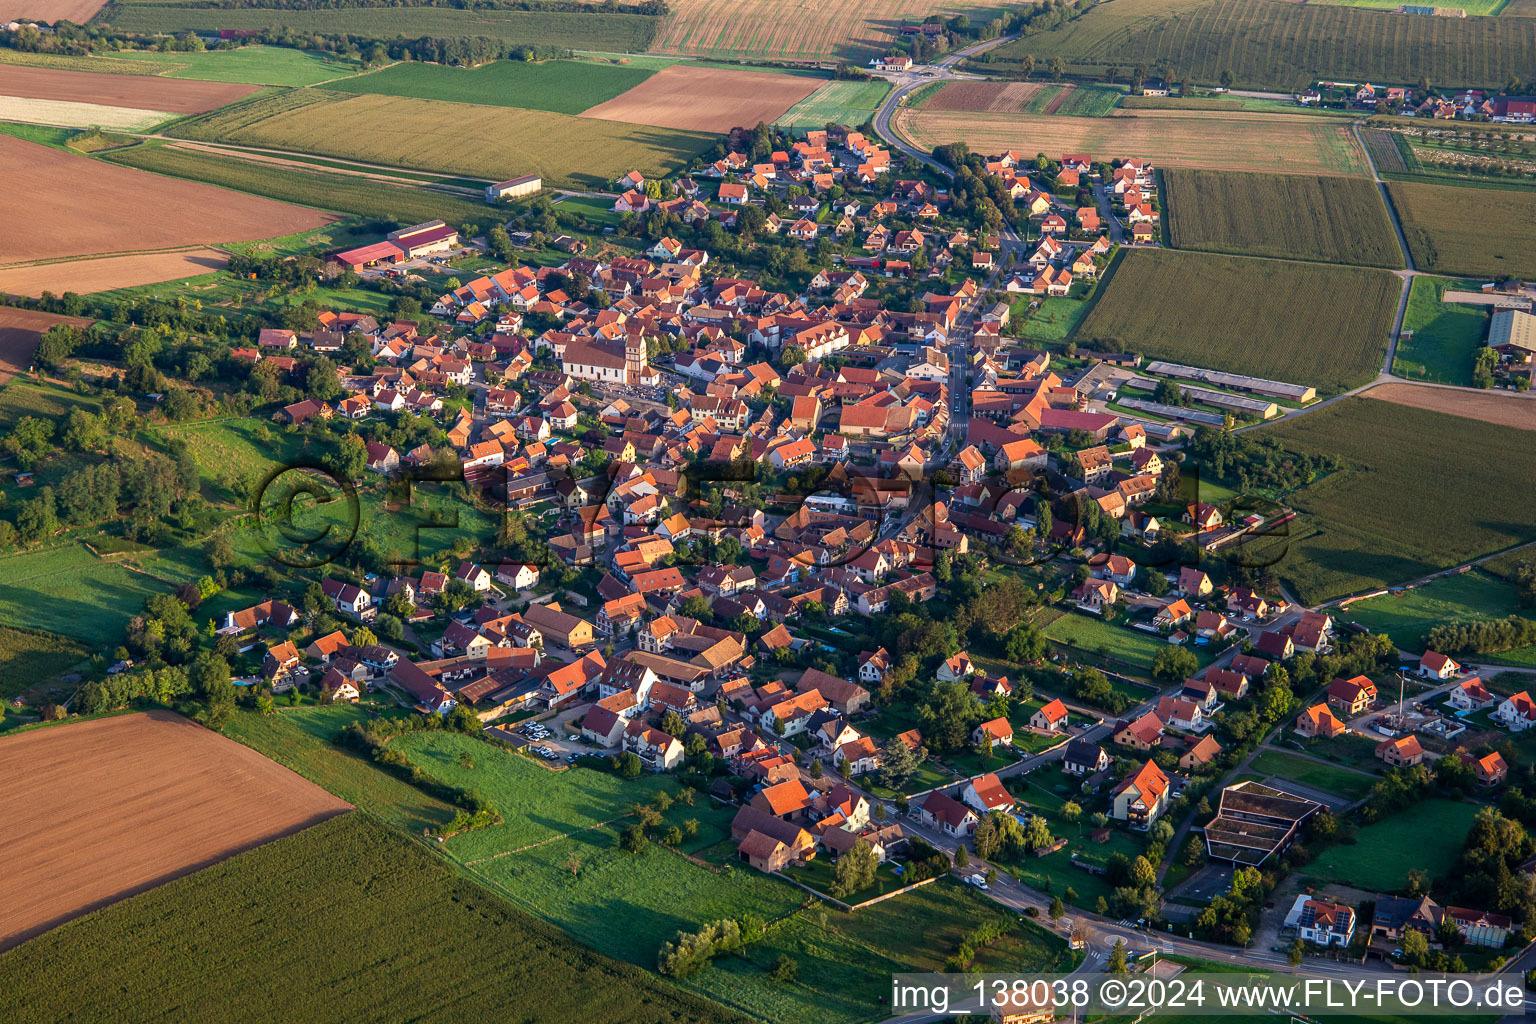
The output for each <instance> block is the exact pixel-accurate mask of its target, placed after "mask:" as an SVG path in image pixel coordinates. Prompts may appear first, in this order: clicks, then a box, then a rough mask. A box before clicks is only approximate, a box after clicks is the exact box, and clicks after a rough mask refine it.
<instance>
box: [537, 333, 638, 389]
mask: <svg viewBox="0 0 1536 1024" xmlns="http://www.w3.org/2000/svg"><path fill="white" fill-rule="evenodd" d="M560 368H561V369H562V370H563V371H565V373H566V374H568V375H569V376H571V377H573V378H575V379H576V380H590V381H595V382H597V383H600V384H654V383H656V382H657V381H659V379H660V376H659V375H658V374H657V373H656V371H655V370H653V369H652V368H651V366H650V364H649V363H648V362H646V352H645V339H644V338H643V337H641V336H640V335H639V334H626V335H625V336H624V337H623V338H622V339H618V338H615V339H613V340H611V341H610V340H608V339H606V338H572V339H570V340H569V341H567V342H566V343H565V351H564V352H563V353H562V354H561V356H560Z"/></svg>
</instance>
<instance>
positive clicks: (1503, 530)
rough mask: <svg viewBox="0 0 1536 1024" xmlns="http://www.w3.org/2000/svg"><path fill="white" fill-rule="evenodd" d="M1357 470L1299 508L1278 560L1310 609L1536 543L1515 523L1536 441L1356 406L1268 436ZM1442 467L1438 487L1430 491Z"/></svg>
mask: <svg viewBox="0 0 1536 1024" xmlns="http://www.w3.org/2000/svg"><path fill="white" fill-rule="evenodd" d="M1257 433H1258V435H1259V436H1261V437H1273V438H1275V439H1277V440H1278V441H1280V443H1281V444H1282V445H1284V446H1285V447H1286V448H1287V449H1288V450H1291V451H1297V452H1319V453H1321V452H1327V453H1330V454H1332V455H1334V456H1337V457H1339V458H1342V459H1343V460H1344V461H1345V463H1346V466H1345V468H1344V469H1342V470H1339V471H1338V472H1335V473H1331V474H1329V475H1328V476H1325V477H1323V478H1322V479H1320V480H1318V481H1316V482H1315V483H1313V484H1311V485H1309V486H1307V487H1304V488H1302V489H1301V490H1299V491H1296V492H1295V493H1293V494H1291V495H1289V496H1288V498H1287V501H1288V503H1289V504H1290V505H1291V506H1292V507H1293V508H1295V509H1296V510H1297V513H1298V517H1297V520H1296V521H1295V522H1293V523H1292V524H1291V528H1290V535H1289V537H1288V538H1284V540H1283V542H1280V543H1277V545H1276V546H1275V548H1274V550H1272V551H1271V552H1269V554H1270V557H1271V559H1272V562H1273V565H1274V571H1275V572H1276V574H1277V575H1279V576H1280V578H1281V579H1282V580H1283V581H1284V582H1285V583H1286V585H1287V586H1288V587H1289V588H1290V589H1291V592H1292V593H1294V594H1295V595H1296V596H1297V597H1298V598H1300V599H1301V601H1302V603H1304V604H1308V605H1311V604H1316V603H1317V602H1319V601H1323V600H1327V599H1328V598H1331V597H1339V596H1343V595H1346V594H1351V593H1357V592H1360V591H1364V590H1369V589H1372V588H1374V587H1382V586H1392V585H1396V584H1400V583H1403V582H1406V581H1408V580H1413V579H1417V578H1419V577H1421V576H1425V575H1427V574H1429V573H1431V572H1434V571H1435V570H1437V569H1444V568H1448V567H1450V566H1454V565H1459V564H1461V563H1462V562H1465V561H1467V560H1469V559H1471V558H1475V557H1476V556H1478V555H1482V554H1487V553H1489V552H1491V551H1498V550H1501V549H1503V548H1506V547H1512V546H1514V545H1516V544H1519V543H1523V542H1526V541H1531V540H1536V524H1533V523H1532V522H1531V520H1530V517H1528V516H1522V515H1517V514H1512V513H1511V510H1512V509H1517V508H1523V507H1524V503H1525V501H1526V499H1527V497H1528V496H1529V495H1530V494H1531V493H1532V492H1533V488H1536V454H1533V447H1532V444H1533V442H1536V434H1533V433H1532V432H1530V431H1521V430H1516V429H1514V428H1511V427H1501V426H1496V425H1494V424H1491V423H1484V422H1482V421H1480V420H1471V419H1465V418H1462V417H1457V416H1448V415H1446V414H1444V413H1438V412H1430V411H1428V410H1423V409H1414V408H1411V407H1407V406H1400V405H1395V404H1393V403H1390V402H1378V401H1375V400H1372V399H1368V398H1347V399H1344V400H1342V401H1340V402H1337V403H1335V404H1333V405H1331V406H1329V407H1328V408H1326V409H1319V410H1316V411H1315V412H1310V413H1308V414H1307V415H1305V416H1298V417H1294V418H1292V419H1290V420H1288V421H1286V422H1285V423H1281V424H1277V425H1275V426H1273V427H1266V428H1263V429H1262V430H1260V431H1258V432H1257ZM1427 466H1433V467H1434V473H1435V476H1436V482H1437V486H1436V487H1435V488H1434V489H1433V490H1432V491H1426V490H1425V489H1424V488H1423V487H1422V481H1423V479H1424V471H1425V467H1427Z"/></svg>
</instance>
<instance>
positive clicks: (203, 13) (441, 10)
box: [111, 2, 658, 53]
mask: <svg viewBox="0 0 1536 1024" xmlns="http://www.w3.org/2000/svg"><path fill="white" fill-rule="evenodd" d="M111 18H112V27H113V28H115V29H117V30H119V31H122V32H135V33H140V32H141V33H146V34H154V33H161V32H185V31H188V30H191V31H194V32H205V31H219V30H221V29H247V30H251V29H254V30H260V29H264V28H286V29H290V30H292V31H293V32H295V33H301V34H302V33H308V32H320V33H332V34H340V33H345V34H347V35H351V36H354V37H359V38H363V39H380V40H384V41H386V42H387V41H391V40H393V39H395V38H396V37H398V36H404V37H405V38H407V39H416V38H419V37H421V36H433V37H436V38H440V39H455V38H463V37H472V36H484V37H486V38H490V39H502V40H506V41H507V42H511V43H524V44H528V45H530V46H568V47H572V48H581V49H586V50H607V51H611V52H614V53H624V52H626V51H630V50H634V51H641V50H645V49H646V48H647V46H648V45H649V44H650V41H651V39H652V37H654V36H655V34H656V22H657V20H658V19H656V18H654V17H651V16H649V15H643V14H618V13H607V12H599V11H598V10H597V9H596V8H594V9H593V11H592V13H590V14H589V13H587V12H584V11H516V10H494V9H486V10H472V9H464V10H459V9H456V8H451V7H335V8H329V9H326V10H311V11H304V10H275V9H263V8H248V7H197V6H194V5H193V4H191V3H185V4H183V3H172V4H155V3H139V4H136V3H132V2H129V3H123V4H114V5H113V8H112V15H111Z"/></svg>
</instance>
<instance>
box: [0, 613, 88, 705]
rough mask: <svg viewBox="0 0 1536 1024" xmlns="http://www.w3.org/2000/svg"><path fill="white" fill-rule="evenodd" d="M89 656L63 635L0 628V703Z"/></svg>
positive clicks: (81, 645) (82, 646)
mask: <svg viewBox="0 0 1536 1024" xmlns="http://www.w3.org/2000/svg"><path fill="white" fill-rule="evenodd" d="M89 653H90V651H89V650H88V649H87V648H86V646H85V645H84V644H82V643H80V642H79V641H78V640H72V639H70V638H69V637H67V636H58V635H56V634H53V633H41V632H37V631H34V630H29V629H17V628H15V627H14V626H0V700H7V699H9V698H11V697H14V696H16V695H17V694H18V693H21V692H22V691H23V690H27V689H30V688H31V687H33V686H36V685H37V684H38V683H42V682H46V681H48V680H49V679H52V678H54V677H56V676H58V675H60V674H62V673H63V672H64V671H65V670H67V669H69V668H72V667H74V666H75V665H77V664H79V663H80V662H81V661H82V660H83V659H84V658H85V657H86V655H87V654H89Z"/></svg>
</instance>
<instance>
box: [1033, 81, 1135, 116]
mask: <svg viewBox="0 0 1536 1024" xmlns="http://www.w3.org/2000/svg"><path fill="white" fill-rule="evenodd" d="M1124 98H1125V93H1123V92H1121V91H1120V90H1119V89H1111V88H1107V87H1105V86H1100V85H1080V86H1078V87H1077V88H1076V89H1073V90H1072V91H1071V92H1070V93H1069V94H1068V95H1067V98H1066V100H1064V101H1063V102H1062V104H1061V106H1059V107H1057V108H1056V109H1055V110H1054V111H1052V113H1055V114H1060V115H1061V116H1063V117H1067V116H1075V117H1108V116H1109V114H1110V112H1111V111H1112V110H1114V109H1115V107H1117V106H1119V104H1120V101H1121V100H1122V99H1124ZM1043 112H1044V111H1042V113H1043Z"/></svg>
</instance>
